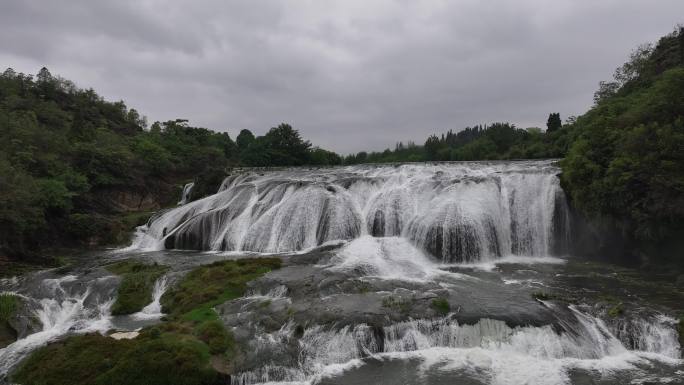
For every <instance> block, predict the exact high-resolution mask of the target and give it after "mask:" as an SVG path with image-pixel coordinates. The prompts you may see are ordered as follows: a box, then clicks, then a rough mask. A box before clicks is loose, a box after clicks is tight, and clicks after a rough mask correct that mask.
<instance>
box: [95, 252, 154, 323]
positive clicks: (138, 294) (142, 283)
mask: <svg viewBox="0 0 684 385" xmlns="http://www.w3.org/2000/svg"><path fill="white" fill-rule="evenodd" d="M107 270H109V271H111V272H112V273H114V274H116V275H120V276H121V277H122V278H121V283H120V284H119V289H118V293H117V297H116V302H115V303H114V305H112V314H113V315H122V314H132V313H135V312H138V311H140V310H142V309H143V308H144V307H145V306H146V305H147V304H148V303H150V302H151V301H152V292H153V290H154V283H155V282H156V281H157V279H159V278H160V277H161V276H162V275H164V273H165V272H166V271H167V267H165V266H161V265H158V264H156V263H155V264H152V265H146V264H143V263H140V262H136V261H132V260H126V261H123V262H118V263H115V264H112V265H109V266H107Z"/></svg>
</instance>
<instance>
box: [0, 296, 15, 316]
mask: <svg viewBox="0 0 684 385" xmlns="http://www.w3.org/2000/svg"><path fill="white" fill-rule="evenodd" d="M19 305H20V299H19V297H17V296H16V295H14V294H9V293H2V294H0V321H8V320H9V319H10V318H11V317H12V316H14V314H15V313H16V312H17V310H18V309H19Z"/></svg>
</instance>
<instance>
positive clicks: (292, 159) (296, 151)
mask: <svg viewBox="0 0 684 385" xmlns="http://www.w3.org/2000/svg"><path fill="white" fill-rule="evenodd" d="M264 140H265V141H266V146H267V148H268V151H269V154H270V158H271V162H273V163H274V164H277V165H284V166H299V165H303V164H305V163H307V161H308V160H309V150H310V148H311V143H310V142H309V141H305V140H302V138H301V136H300V135H299V132H298V131H297V130H295V129H293V128H292V126H290V125H289V124H287V123H281V124H280V125H279V126H278V127H273V128H271V129H270V130H269V131H268V133H266V135H264Z"/></svg>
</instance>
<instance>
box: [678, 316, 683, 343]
mask: <svg viewBox="0 0 684 385" xmlns="http://www.w3.org/2000/svg"><path fill="white" fill-rule="evenodd" d="M677 331H678V332H679V345H680V346H681V347H682V349H684V314H683V315H681V316H680V317H679V324H678V325H677Z"/></svg>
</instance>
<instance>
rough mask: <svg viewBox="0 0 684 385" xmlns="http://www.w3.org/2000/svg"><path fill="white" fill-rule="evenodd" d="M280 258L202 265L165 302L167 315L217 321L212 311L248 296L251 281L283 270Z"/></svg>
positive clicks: (168, 294)
mask: <svg viewBox="0 0 684 385" xmlns="http://www.w3.org/2000/svg"><path fill="white" fill-rule="evenodd" d="M280 265H281V261H280V259H278V258H247V259H240V260H237V261H220V262H215V263H212V264H210V265H206V266H200V267H198V268H197V269H195V270H193V271H191V272H190V273H188V274H187V275H186V276H185V277H184V278H183V279H182V280H181V282H180V283H179V284H178V285H176V287H174V288H172V289H171V290H169V291H167V292H166V293H164V296H163V297H162V299H161V303H162V309H163V311H164V313H167V314H170V315H172V316H174V317H179V316H182V317H183V318H184V319H185V320H190V321H195V322H203V321H208V320H212V319H216V318H217V316H216V313H215V312H214V311H213V310H212V308H213V307H214V306H216V305H219V304H221V303H224V302H226V301H229V300H231V299H235V298H238V297H240V296H242V295H244V292H245V290H246V288H247V286H246V284H247V282H249V281H251V280H253V279H256V278H258V277H260V276H262V275H264V274H266V273H268V272H269V271H271V270H273V269H278V268H280Z"/></svg>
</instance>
